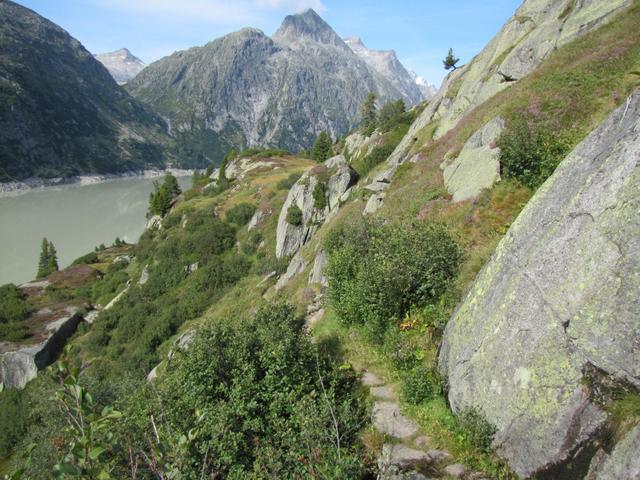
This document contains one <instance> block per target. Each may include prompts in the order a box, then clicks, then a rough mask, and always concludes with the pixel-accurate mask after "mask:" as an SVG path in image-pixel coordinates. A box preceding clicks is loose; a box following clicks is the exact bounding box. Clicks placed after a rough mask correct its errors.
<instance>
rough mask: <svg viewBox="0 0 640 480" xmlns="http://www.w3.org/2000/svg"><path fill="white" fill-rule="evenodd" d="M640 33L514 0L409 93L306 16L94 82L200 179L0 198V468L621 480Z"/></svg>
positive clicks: (567, 0) (629, 388)
mask: <svg viewBox="0 0 640 480" xmlns="http://www.w3.org/2000/svg"><path fill="white" fill-rule="evenodd" d="M3 8H4V9H6V8H11V9H13V8H18V9H19V8H21V7H19V6H18V5H17V4H14V3H13V2H10V1H9V0H0V15H1V14H2V12H3V10H2V9H3ZM23 14H24V15H26V16H27V17H29V16H31V17H29V18H32V20H33V21H34V22H45V23H44V24H42V25H44V27H43V28H45V31H54V32H57V33H56V34H55V35H54V37H55V38H62V40H63V43H64V44H65V45H66V44H73V45H75V43H74V42H75V40H74V39H72V38H70V37H69V38H67V37H65V36H64V35H63V37H60V35H62V33H60V32H59V31H58V30H57V29H56V27H55V26H52V25H50V24H48V23H46V22H47V21H46V20H44V19H41V18H38V17H33V16H34V15H37V14H35V13H33V12H31V13H29V12H26V13H25V12H23ZM21 18H26V17H21ZM27 23H29V22H27ZM39 24H40V23H39ZM637 25H640V1H639V0H612V1H609V2H600V1H598V0H585V1H582V2H580V1H575V0H524V1H523V3H522V4H521V5H520V7H519V8H518V9H517V10H516V11H515V12H513V15H512V16H510V17H508V18H506V19H505V21H504V25H503V27H502V28H501V29H500V30H499V31H498V32H497V33H495V36H494V37H493V38H492V40H490V41H489V42H488V43H487V44H486V46H484V47H483V48H482V49H480V51H479V52H477V54H476V55H475V56H474V57H473V58H470V59H469V60H468V61H467V62H466V63H462V64H461V63H460V60H459V59H458V58H457V56H456V54H455V53H454V51H453V49H451V48H449V47H447V48H445V50H444V51H445V52H447V51H448V54H447V56H446V57H445V59H444V60H443V61H442V64H443V67H444V68H445V69H446V71H447V72H448V73H447V75H446V77H445V79H444V81H443V83H442V85H441V86H440V88H439V89H437V92H433V90H432V89H431V87H430V86H429V83H428V82H426V81H424V79H422V80H420V81H417V79H416V75H414V74H411V73H410V72H409V71H408V70H407V69H406V68H405V67H404V66H403V65H402V64H401V63H400V61H399V60H398V58H399V57H398V56H396V53H395V52H394V51H392V50H374V49H369V48H368V47H366V46H365V43H364V42H363V41H362V40H361V39H360V38H358V37H350V38H348V39H346V40H343V39H342V37H341V36H339V35H338V34H337V33H336V30H334V29H333V28H332V27H331V26H330V25H329V24H328V23H327V22H326V21H325V20H324V19H323V18H322V17H321V15H319V14H318V13H317V12H316V11H315V10H313V9H306V10H303V11H302V12H299V13H296V14H292V15H287V16H286V17H285V19H284V21H282V23H280V27H279V28H278V29H277V30H276V32H275V33H274V34H273V35H270V36H268V35H266V34H265V33H264V32H263V31H262V30H259V29H256V28H243V29H241V30H238V31H235V32H233V33H229V34H227V35H224V36H222V37H220V38H218V39H216V40H213V41H211V42H210V43H207V44H205V45H203V46H199V47H192V48H189V49H187V50H180V51H176V52H174V53H173V54H170V55H169V56H166V57H164V58H162V59H160V60H158V61H156V62H153V63H151V64H150V65H148V66H146V67H144V68H143V69H141V70H140V72H139V73H137V74H133V73H132V74H131V75H132V77H127V79H126V80H123V79H122V78H121V80H123V81H120V82H119V83H122V84H124V85H123V86H120V85H117V84H116V83H115V79H111V78H108V79H106V80H104V83H105V85H107V86H108V88H109V90H110V91H111V93H112V94H114V95H117V96H118V97H119V98H124V99H128V98H130V100H127V102H129V103H128V104H129V105H130V106H131V108H134V109H135V108H138V107H139V108H141V109H143V110H144V112H147V114H148V115H150V116H149V117H148V118H149V119H152V121H156V120H157V123H156V126H157V127H158V129H155V130H154V129H152V130H146V131H143V130H137V131H136V132H135V134H132V137H131V138H135V139H136V142H138V143H140V144H144V143H145V142H146V141H147V140H149V139H152V140H153V141H154V142H159V143H157V144H156V145H157V147H158V149H157V150H155V152H156V153H158V154H159V155H160V156H159V157H157V158H156V159H155V160H153V161H151V162H150V163H154V164H157V166H158V167H159V168H160V167H165V166H192V167H200V168H201V169H197V170H195V171H194V172H193V175H192V176H190V177H182V178H176V177H175V176H173V175H172V174H170V173H167V174H166V175H165V176H164V177H162V178H159V179H158V181H157V182H152V181H151V180H150V179H146V178H139V177H134V178H130V179H119V180H115V181H110V182H105V183H102V184H96V185H90V186H79V185H75V186H73V185H68V186H63V187H60V188H45V189H42V190H33V191H29V192H27V193H25V194H21V195H17V196H7V197H1V198H0V222H2V224H3V225H7V226H11V227H12V228H10V229H9V228H8V229H3V230H2V232H1V233H0V249H2V252H1V254H0V255H2V256H0V265H2V266H3V267H2V268H5V269H6V270H1V269H0V284H1V283H3V282H7V283H8V284H6V285H2V286H0V475H3V474H6V475H7V477H6V478H7V479H11V480H14V479H16V480H17V479H24V478H28V479H32V478H33V479H48V478H51V477H52V476H53V477H54V478H63V479H72V478H86V479H94V478H97V479H109V478H114V479H120V478H123V479H124V478H131V479H145V480H147V479H149V480H151V479H160V480H164V479H178V480H183V479H184V480H187V479H197V478H199V479H203V478H211V479H230V480H234V479H238V480H239V479H245V478H247V479H255V480H261V479H271V478H292V479H320V478H321V479H336V480H337V479H354V480H356V479H361V480H369V479H377V480H431V479H446V480H450V479H462V480H490V479H498V480H516V479H524V480H536V479H537V480H547V479H548V480H552V479H553V480H555V479H559V480H565V479H566V480H583V479H584V480H629V479H637V478H640V460H639V459H640V455H639V454H640V361H639V360H640V356H639V351H640V350H639V345H640V340H639V338H640V337H639V333H638V332H640V303H639V301H638V299H639V298H640V281H639V279H640V137H639V132H640V29H638V28H637ZM12 28H17V27H15V24H13V27H12ZM24 28H26V29H27V30H29V25H26V27H24ZM51 29H53V30H51ZM1 32H2V30H1V27H0V33H1ZM32 33H33V32H32ZM3 38H5V37H3V36H1V35H0V42H2V41H3ZM10 38H12V39H14V38H15V39H17V40H16V41H17V42H18V43H19V44H20V43H21V40H20V39H21V38H22V37H21V36H20V35H17V36H11V37H10ZM27 43H29V42H27ZM48 43H50V42H49V40H43V44H44V45H48ZM78 45H79V44H78ZM78 45H75V47H74V51H75V52H76V53H77V52H78V51H80V52H81V53H82V56H85V51H84V50H83V49H81V48H80V46H78ZM32 46H33V45H32V44H31V43H29V48H31V47H32ZM20 51H22V50H21V49H20ZM0 58H1V57H0ZM103 59H104V57H103ZM107 59H108V60H109V61H113V62H115V63H112V66H111V71H112V74H113V75H114V77H115V76H116V75H118V72H119V71H120V70H121V69H122V62H125V63H126V62H127V61H130V62H134V60H135V59H134V58H133V57H130V53H129V52H128V50H127V51H124V50H123V51H119V52H114V54H113V55H111V56H108V58H107ZM16 62H17V61H16V60H14V61H13V63H16ZM86 62H88V63H90V64H91V65H94V66H93V67H92V68H95V69H96V72H98V73H97V74H96V76H99V77H100V78H103V79H104V78H105V75H107V74H108V72H107V70H106V69H105V68H103V67H102V66H100V65H97V66H96V64H95V63H94V62H96V61H95V59H94V57H93V56H91V57H90V59H89V60H86ZM5 63H6V62H5ZM134 63H135V62H134ZM139 63H140V62H138V67H142V66H141V65H140V64H139ZM16 64H19V65H23V64H27V62H25V61H21V62H17V63H16ZM3 65H4V64H3V63H1V62H0V73H1V72H2V70H1V68H2V67H3ZM14 66H15V65H14ZM12 71H15V68H14V69H13V70H12ZM94 77H95V76H94ZM94 77H92V78H94ZM2 78H3V77H2V76H0V81H1V80H2ZM125 82H126V83H125ZM12 85H13V84H12ZM25 85H26V84H25ZM14 86H15V85H14ZM419 87H422V89H421V88H419ZM16 91H17V90H16ZM0 92H2V90H0ZM423 92H428V95H427V96H428V97H429V98H425V97H424V96H423ZM107 104H109V102H107ZM1 107H2V104H1V103H0V114H1V113H2V110H1ZM72 113H73V112H70V116H72V115H71V114H72ZM153 119H155V120H153ZM1 120H2V117H0V122H1ZM136 121H137V120H136ZM10 124H11V125H12V126H14V127H16V128H17V127H20V128H22V127H23V126H24V125H23V124H22V123H21V122H19V121H18V120H16V119H15V118H14V119H11V121H10ZM110 125H111V126H113V125H114V124H113V123H110ZM138 126H140V124H138ZM120 127H122V128H121V130H120V132H121V133H122V132H123V131H126V132H127V134H130V133H131V131H129V130H128V128H127V127H126V126H125V124H124V123H121V124H120ZM147 127H148V125H147ZM145 128H146V127H145ZM154 128H155V127H154ZM14 130H15V128H14ZM22 131H24V129H23V130H22ZM0 135H1V134H0ZM71 137H73V138H72V139H73V140H74V141H75V140H77V136H73V135H72V136H71ZM87 138H88V137H87ZM85 140H86V138H85ZM83 141H84V140H83ZM149 141H151V140H149ZM2 145H3V143H2V137H1V136H0V153H1V152H2V150H1V148H2ZM4 145H5V146H7V148H9V147H10V148H13V145H14V143H13V142H5V144H4ZM24 145H26V144H24ZM119 145H121V144H119ZM111 154H113V152H111ZM130 154H131V152H129V153H127V152H124V153H123V152H122V151H121V152H120V153H119V154H118V155H116V156H114V157H109V158H113V159H114V160H116V165H117V161H125V163H126V162H128V161H129V160H131V159H132V158H133V157H131V156H130ZM161 157H162V158H161ZM16 158H19V159H21V160H24V158H26V157H22V156H20V155H18V156H17V157H16ZM30 158H31V160H30V161H32V163H33V165H39V163H38V162H36V161H35V157H30ZM82 158H84V157H82V155H78V156H74V155H71V156H69V157H68V158H67V160H68V161H70V162H71V164H73V163H74V162H75V161H76V160H81V159H82ZM87 158H89V157H87ZM105 158H106V157H105ZM154 158H155V157H154ZM2 160H5V157H2ZM54 163H55V162H54ZM145 163H146V162H145V161H142V160H141V161H140V162H133V163H126V165H128V166H127V167H124V170H123V171H131V172H133V171H139V169H140V168H141V166H142V164H145ZM6 164H7V165H9V166H10V167H11V168H15V166H16V163H15V162H6ZM134 164H135V165H134ZM18 165H23V164H18ZM29 165H31V164H29ZM56 165H59V163H58V164H56ZM120 165H121V166H122V165H123V164H120ZM1 166H2V164H0V167H1ZM129 167H131V168H129ZM30 168H31V167H30ZM71 170H73V172H74V174H75V175H77V174H80V173H81V172H83V171H84V167H83V164H82V162H80V163H79V164H78V165H74V166H73V167H72V168H71ZM98 170H99V169H98ZM30 172H31V173H30V176H33V175H35V176H38V175H37V172H38V170H37V169H32V170H30ZM89 172H93V167H91V168H89ZM44 177H47V175H43V178H44ZM25 178H26V177H25ZM45 236H46V237H47V238H48V239H49V240H51V241H52V244H53V245H55V248H54V247H53V245H52V244H50V243H48V242H43V243H41V240H42V237H45ZM122 240H124V242H123V241H122ZM100 244H104V245H100ZM94 246H98V248H95V249H94V248H93V247H94ZM39 248H40V257H38V253H39ZM56 249H57V254H58V257H56ZM36 269H37V271H38V275H37V276H38V278H34V277H35V275H34V274H35V273H36ZM29 272H31V273H29ZM4 275H6V277H7V278H6V280H5V279H4V278H2V277H3V276H4ZM17 277H20V280H17ZM26 280H30V281H29V282H28V283H26V284H22V285H18V286H16V285H12V284H11V283H16V284H20V283H21V282H23V281H26Z"/></svg>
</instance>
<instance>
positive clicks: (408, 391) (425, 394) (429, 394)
mask: <svg viewBox="0 0 640 480" xmlns="http://www.w3.org/2000/svg"><path fill="white" fill-rule="evenodd" d="M401 385H402V397H403V398H404V400H405V401H407V402H408V403H410V404H413V405H418V404H419V403H422V402H424V401H425V400H429V399H431V398H433V397H435V396H436V395H437V394H439V393H440V386H439V385H438V381H437V380H436V376H435V375H434V374H433V372H432V371H431V370H430V369H429V368H427V366H426V365H420V366H418V367H415V368H413V369H411V370H409V371H407V372H405V373H404V374H403V375H402V384H401Z"/></svg>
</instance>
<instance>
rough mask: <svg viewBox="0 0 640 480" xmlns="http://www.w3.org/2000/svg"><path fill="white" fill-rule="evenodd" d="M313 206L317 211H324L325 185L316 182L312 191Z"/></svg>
mask: <svg viewBox="0 0 640 480" xmlns="http://www.w3.org/2000/svg"><path fill="white" fill-rule="evenodd" d="M312 195H313V206H314V207H315V208H316V209H318V210H321V211H322V210H324V209H325V208H326V207H327V184H326V183H325V182H323V181H321V180H318V183H316V186H315V187H314V189H313V193H312Z"/></svg>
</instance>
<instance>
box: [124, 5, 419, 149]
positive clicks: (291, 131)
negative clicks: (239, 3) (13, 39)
mask: <svg viewBox="0 0 640 480" xmlns="http://www.w3.org/2000/svg"><path fill="white" fill-rule="evenodd" d="M126 89H127V90H128V91H129V92H130V93H131V94H132V95H133V96H134V97H136V98H137V99H139V100H141V101H144V102H146V103H147V104H148V105H150V106H151V107H152V108H154V109H155V111H157V112H158V113H159V114H160V115H162V116H163V118H165V119H166V120H167V122H168V123H169V125H170V128H171V133H172V135H174V137H176V139H177V141H178V144H179V145H181V146H182V147H184V149H189V150H190V151H191V154H202V155H204V156H206V157H207V159H208V160H214V159H216V158H220V157H221V156H222V155H224V154H225V153H226V151H227V150H228V149H229V148H231V147H235V148H238V147H245V146H249V147H254V146H259V145H266V146H277V147H281V148H286V149H289V150H291V151H298V150H300V149H303V148H308V147H309V146H310V145H311V144H312V143H313V141H314V139H315V137H316V136H317V135H318V134H319V133H320V132H321V131H323V130H324V131H327V132H329V133H330V134H331V136H332V137H333V138H336V137H338V136H340V135H342V134H344V133H346V132H348V131H349V130H350V129H352V128H353V127H354V126H355V125H356V124H357V123H358V119H359V109H360V106H361V104H362V102H363V100H364V98H365V97H366V95H367V94H368V93H369V92H375V93H377V94H378V96H379V98H380V101H385V100H396V99H400V98H401V99H403V100H404V101H405V103H406V104H407V105H409V106H411V105H414V104H416V103H418V102H420V101H421V100H422V93H421V91H420V89H419V88H418V86H417V85H416V84H415V82H414V81H413V79H412V78H411V76H410V74H409V73H408V72H407V71H406V69H405V68H404V67H403V66H402V65H401V64H400V63H399V62H398V60H397V58H396V57H395V54H394V53H393V52H373V51H370V50H367V49H366V47H364V45H362V44H361V43H360V44H359V45H357V46H356V45H355V44H354V43H353V42H349V43H347V42H345V41H343V40H342V38H340V37H339V36H338V34H337V33H336V32H335V31H334V30H333V29H332V28H331V27H330V26H329V25H328V24H327V23H326V22H325V21H324V20H323V19H322V18H321V17H320V16H319V15H318V14H317V13H316V12H315V11H313V10H307V11H306V12H304V13H302V14H297V15H290V16H287V17H286V18H285V19H284V21H283V22H282V25H281V26H280V28H279V29H278V30H277V31H276V32H275V34H274V35H273V36H272V37H269V36H267V35H265V34H264V33H263V32H262V31H260V30H257V29H253V28H245V29H242V30H240V31H238V32H234V33H231V34H229V35H226V36H224V37H222V38H219V39H217V40H214V41H212V42H210V43H208V44H206V45H204V46H202V47H196V48H191V49H189V50H186V51H181V52H176V53H174V54H173V55H170V56H168V57H165V58H163V59H161V60H158V61H157V62H154V63H152V64H151V65H149V66H148V67H147V68H145V69H144V70H143V71H142V72H141V73H140V74H139V75H137V76H136V77H135V78H134V79H133V80H131V81H130V82H129V83H128V84H127V85H126Z"/></svg>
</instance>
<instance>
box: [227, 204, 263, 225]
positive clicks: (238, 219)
mask: <svg viewBox="0 0 640 480" xmlns="http://www.w3.org/2000/svg"><path fill="white" fill-rule="evenodd" d="M254 213H256V206H255V205H251V204H250V203H239V204H238V205H234V206H233V207H231V208H230V209H229V210H227V213H226V215H225V218H226V220H227V222H229V223H233V224H234V225H237V226H238V227H242V226H243V225H246V224H247V223H249V220H251V217H253V214H254Z"/></svg>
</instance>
